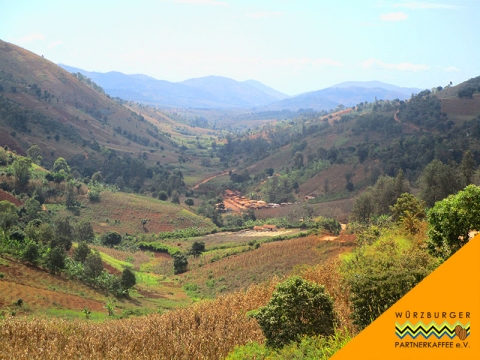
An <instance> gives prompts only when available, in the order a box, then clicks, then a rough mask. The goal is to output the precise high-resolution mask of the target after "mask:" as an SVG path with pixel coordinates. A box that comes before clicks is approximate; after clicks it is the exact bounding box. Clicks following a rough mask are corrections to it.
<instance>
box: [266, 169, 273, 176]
mask: <svg viewBox="0 0 480 360" xmlns="http://www.w3.org/2000/svg"><path fill="white" fill-rule="evenodd" d="M273 173H274V169H273V168H271V167H270V168H267V169H265V174H267V175H268V176H272V175H273Z"/></svg>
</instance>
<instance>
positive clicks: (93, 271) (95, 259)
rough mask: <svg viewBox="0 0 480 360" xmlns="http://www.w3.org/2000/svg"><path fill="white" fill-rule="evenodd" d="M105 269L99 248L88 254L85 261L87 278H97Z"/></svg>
mask: <svg viewBox="0 0 480 360" xmlns="http://www.w3.org/2000/svg"><path fill="white" fill-rule="evenodd" d="M102 271H103V263H102V257H101V256H100V253H99V252H98V251H97V250H94V251H91V252H90V254H88V255H87V257H86V259H85V263H84V274H85V277H86V278H87V279H92V280H93V279H95V278H96V277H97V276H100V274H101V273H102Z"/></svg>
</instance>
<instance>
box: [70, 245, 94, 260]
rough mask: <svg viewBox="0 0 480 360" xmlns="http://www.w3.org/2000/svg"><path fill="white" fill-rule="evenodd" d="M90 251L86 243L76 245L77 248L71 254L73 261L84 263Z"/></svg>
mask: <svg viewBox="0 0 480 360" xmlns="http://www.w3.org/2000/svg"><path fill="white" fill-rule="evenodd" d="M90 252H91V250H90V248H89V247H88V245H87V243H86V242H81V243H80V244H78V247H77V248H76V249H75V251H74V253H73V259H74V260H75V261H78V262H81V263H84V262H85V260H86V259H87V256H88V255H89V254H90Z"/></svg>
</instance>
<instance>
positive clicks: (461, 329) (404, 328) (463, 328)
mask: <svg viewBox="0 0 480 360" xmlns="http://www.w3.org/2000/svg"><path fill="white" fill-rule="evenodd" d="M395 335H397V337H398V338H400V339H401V340H403V339H404V338H405V337H406V336H409V337H411V338H412V339H416V338H417V337H419V336H422V337H423V338H424V339H429V338H430V337H436V338H437V339H441V338H443V337H444V336H446V337H448V338H450V339H453V338H454V337H455V336H457V337H458V338H459V339H460V340H465V339H466V338H467V337H468V336H469V335H470V323H467V324H465V325H464V324H462V323H460V322H458V321H457V322H456V323H454V324H449V323H448V322H444V323H442V324H437V323H435V322H433V321H432V322H431V323H429V324H424V323H423V322H421V321H420V322H419V323H417V324H415V325H413V324H412V323H411V322H410V321H407V322H406V323H404V324H402V325H401V324H399V323H395Z"/></svg>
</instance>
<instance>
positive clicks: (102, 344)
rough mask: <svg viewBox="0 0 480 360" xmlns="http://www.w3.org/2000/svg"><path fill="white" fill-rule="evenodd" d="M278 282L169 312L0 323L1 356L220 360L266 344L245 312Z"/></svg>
mask: <svg viewBox="0 0 480 360" xmlns="http://www.w3.org/2000/svg"><path fill="white" fill-rule="evenodd" d="M275 283H276V280H273V281H271V282H270V283H268V284H265V285H263V286H255V287H251V288H250V289H249V290H248V291H247V292H245V293H243V292H237V293H234V294H230V295H226V296H223V297H220V298H218V299H216V300H214V301H209V302H201V303H197V304H195V305H193V306H191V307H188V308H185V309H179V310H174V311H170V312H168V313H166V314H164V315H149V316H146V317H141V318H133V319H126V320H117V321H107V322H104V323H101V324H95V323H89V322H88V321H66V320H58V319H49V320H43V319H32V320H28V319H22V318H15V317H9V318H7V319H5V320H4V321H2V322H1V323H0V337H1V338H2V341H1V342H0V358H2V359H219V358H224V357H225V356H226V355H227V354H228V353H229V352H230V351H231V350H232V349H233V348H234V346H236V345H243V344H246V343H247V342H249V341H258V342H263V341H264V337H263V334H262V331H261V329H260V327H259V326H258V323H257V322H256V320H254V319H249V318H248V317H247V316H246V312H247V311H250V310H252V309H256V308H258V307H260V306H263V305H265V304H266V303H267V302H268V300H269V299H270V296H271V294H272V291H273V289H274V285H275Z"/></svg>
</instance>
